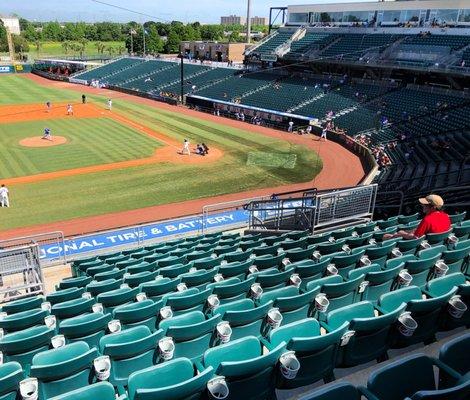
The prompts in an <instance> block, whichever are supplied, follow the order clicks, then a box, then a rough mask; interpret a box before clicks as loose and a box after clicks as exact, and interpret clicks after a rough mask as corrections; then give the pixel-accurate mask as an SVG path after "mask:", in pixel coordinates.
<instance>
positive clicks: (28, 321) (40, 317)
mask: <svg viewBox="0 0 470 400" xmlns="http://www.w3.org/2000/svg"><path fill="white" fill-rule="evenodd" d="M48 315H49V311H46V310H42V309H41V308H35V309H32V310H28V311H21V312H18V313H16V314H11V315H6V316H3V317H0V328H1V329H3V330H4V332H5V333H9V332H17V331H21V330H23V329H26V328H30V327H32V326H36V325H44V323H45V321H44V319H45V318H46V317H47V316H48Z"/></svg>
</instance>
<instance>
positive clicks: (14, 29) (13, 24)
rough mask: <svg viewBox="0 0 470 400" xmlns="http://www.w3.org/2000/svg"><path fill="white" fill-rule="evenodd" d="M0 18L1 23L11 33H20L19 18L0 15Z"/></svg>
mask: <svg viewBox="0 0 470 400" xmlns="http://www.w3.org/2000/svg"><path fill="white" fill-rule="evenodd" d="M0 19H1V20H2V22H3V25H4V26H5V27H6V28H8V30H9V31H10V32H11V33H13V34H14V35H19V34H20V33H21V30H20V20H19V19H18V18H16V17H6V16H3V15H0Z"/></svg>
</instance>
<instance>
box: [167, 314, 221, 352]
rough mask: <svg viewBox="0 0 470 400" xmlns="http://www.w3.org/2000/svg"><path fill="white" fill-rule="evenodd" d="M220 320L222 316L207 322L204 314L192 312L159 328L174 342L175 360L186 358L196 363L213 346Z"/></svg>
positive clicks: (179, 316)
mask: <svg viewBox="0 0 470 400" xmlns="http://www.w3.org/2000/svg"><path fill="white" fill-rule="evenodd" d="M220 320H221V316H220V315H215V316H214V317H212V318H210V319H207V320H206V318H205V317H204V314H203V313H202V312H200V311H192V312H189V313H186V314H182V315H178V316H176V317H172V318H168V319H165V320H163V321H161V322H160V325H159V328H160V329H162V330H163V331H164V332H165V336H167V337H170V338H171V339H172V340H173V343H174V346H175V351H174V358H179V357H186V358H189V359H191V360H193V361H196V360H199V359H200V358H201V356H202V355H203V354H204V351H206V349H208V348H209V347H210V346H211V343H212V339H213V333H214V331H215V328H216V326H217V324H218V323H219V322H220Z"/></svg>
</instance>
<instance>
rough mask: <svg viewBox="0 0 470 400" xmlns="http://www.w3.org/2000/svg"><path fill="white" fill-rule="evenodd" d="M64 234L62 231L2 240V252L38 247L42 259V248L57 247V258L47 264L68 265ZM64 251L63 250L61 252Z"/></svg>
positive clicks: (0, 244) (0, 241)
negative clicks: (25, 247)
mask: <svg viewBox="0 0 470 400" xmlns="http://www.w3.org/2000/svg"><path fill="white" fill-rule="evenodd" d="M64 243H65V242H64V233H63V232H61V231H56V232H49V233H43V234H39V235H31V236H22V237H18V238H12V239H5V240H0V252H2V251H7V250H10V249H13V248H18V247H24V246H35V245H37V246H38V251H39V255H40V257H41V258H42V256H43V249H42V247H43V246H44V247H46V246H47V247H50V246H53V247H56V248H57V249H58V251H57V253H56V256H54V257H52V258H50V259H48V260H47V264H48V265H49V266H51V265H61V264H67V255H66V254H65V252H64V251H63V249H64ZM61 249H62V250H61Z"/></svg>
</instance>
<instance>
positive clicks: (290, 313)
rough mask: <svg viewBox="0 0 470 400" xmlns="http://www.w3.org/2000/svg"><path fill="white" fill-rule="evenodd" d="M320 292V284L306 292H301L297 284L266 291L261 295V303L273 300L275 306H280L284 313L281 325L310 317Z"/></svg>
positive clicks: (280, 310)
mask: <svg viewBox="0 0 470 400" xmlns="http://www.w3.org/2000/svg"><path fill="white" fill-rule="evenodd" d="M319 292H320V287H319V286H318V287H317V288H314V289H312V290H310V291H308V292H306V293H301V292H299V289H298V288H296V287H295V286H286V287H283V288H280V289H275V290H271V291H270V292H264V293H263V294H262V295H261V298H260V304H265V303H268V302H271V301H272V302H273V307H275V308H278V309H279V312H280V313H281V315H282V324H281V325H286V324H289V323H291V322H294V321H299V320H301V319H305V318H307V317H309V316H310V315H311V314H312V311H313V310H312V309H314V307H315V304H314V303H315V296H317V295H318V293H319Z"/></svg>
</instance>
